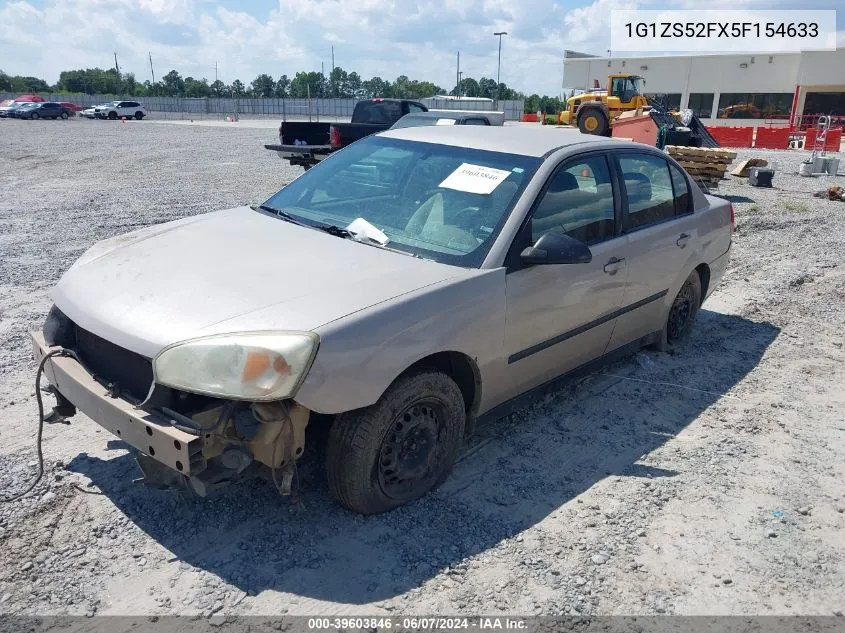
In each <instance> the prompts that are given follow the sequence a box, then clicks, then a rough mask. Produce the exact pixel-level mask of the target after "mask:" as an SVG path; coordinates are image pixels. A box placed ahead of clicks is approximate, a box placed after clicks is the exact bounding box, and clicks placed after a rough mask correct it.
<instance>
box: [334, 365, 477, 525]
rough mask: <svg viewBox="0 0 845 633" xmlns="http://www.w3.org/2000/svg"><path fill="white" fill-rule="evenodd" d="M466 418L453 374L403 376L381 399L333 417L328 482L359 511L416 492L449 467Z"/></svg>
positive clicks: (388, 505) (389, 505)
mask: <svg viewBox="0 0 845 633" xmlns="http://www.w3.org/2000/svg"><path fill="white" fill-rule="evenodd" d="M465 425H466V410H465V405H464V399H463V396H462V395H461V391H460V389H459V388H458V386H457V385H456V384H455V381H453V380H452V379H451V378H450V377H449V376H447V375H445V374H443V373H441V372H438V371H434V370H422V371H419V372H416V373H413V374H408V375H406V376H402V377H400V378H399V379H398V380H396V382H394V383H393V385H391V386H390V388H389V389H388V390H387V391H386V392H385V393H384V394H383V395H382V397H381V398H380V399H379V401H378V402H376V404H374V405H372V406H370V407H367V408H365V409H359V410H357V411H353V412H351V413H344V414H342V415H340V416H338V417H337V419H336V420H335V422H334V424H333V425H332V428H331V430H330V431H329V438H328V446H327V450H326V475H327V478H328V483H329V488H330V489H331V491H332V493H333V494H334V496H335V497H337V499H338V500H339V501H340V502H341V503H342V504H343V505H344V506H346V507H347V508H349V509H350V510H354V511H355V512H360V513H361V514H378V513H380V512H386V511H387V510H391V509H393V508H395V507H397V506H400V505H403V504H405V503H407V502H409V501H413V500H414V499H418V498H420V497H422V496H423V495H425V494H426V493H427V492H429V491H430V490H432V489H433V488H434V487H435V486H437V485H438V484H439V483H441V482H442V481H443V480H444V479H445V478H446V476H447V475H448V474H449V471H450V470H451V468H452V464H453V463H454V461H455V458H456V457H457V455H458V450H459V448H460V445H461V440H462V438H463V434H464V427H465Z"/></svg>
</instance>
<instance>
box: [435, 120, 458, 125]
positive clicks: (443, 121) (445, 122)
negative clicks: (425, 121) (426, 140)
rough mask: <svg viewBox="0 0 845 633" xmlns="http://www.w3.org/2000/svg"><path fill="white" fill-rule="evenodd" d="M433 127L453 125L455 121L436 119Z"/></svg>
mask: <svg viewBox="0 0 845 633" xmlns="http://www.w3.org/2000/svg"><path fill="white" fill-rule="evenodd" d="M435 125H455V119H437V123H436V124H435Z"/></svg>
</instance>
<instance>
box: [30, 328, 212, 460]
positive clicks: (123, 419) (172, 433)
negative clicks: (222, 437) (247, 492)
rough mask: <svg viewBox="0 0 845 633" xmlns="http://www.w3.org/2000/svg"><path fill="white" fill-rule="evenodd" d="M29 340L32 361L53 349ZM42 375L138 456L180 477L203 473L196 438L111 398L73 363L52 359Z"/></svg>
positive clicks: (36, 336) (39, 337)
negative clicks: (152, 461) (146, 458)
mask: <svg viewBox="0 0 845 633" xmlns="http://www.w3.org/2000/svg"><path fill="white" fill-rule="evenodd" d="M30 336H31V338H32V347H33V353H34V355H35V360H36V362H39V363H40V362H41V360H42V359H43V358H44V355H45V354H47V353H48V352H49V351H51V350H52V349H55V348H51V347H50V346H48V345H47V343H46V342H45V340H44V336H43V334H41V333H40V332H32V333H31V335H30ZM44 374H45V375H46V376H47V379H48V380H49V381H50V384H52V385H53V387H55V388H56V390H57V391H58V392H59V393H61V395H62V396H63V397H64V398H66V399H67V400H68V401H70V402H71V403H72V404H73V405H74V406H76V408H77V409H79V410H80V411H82V413H84V414H85V415H87V416H88V417H89V418H91V419H92V420H94V422H96V423H97V424H99V425H100V426H102V427H103V428H104V429H106V430H108V431H110V432H111V433H113V434H114V435H115V436H117V437H119V438H120V439H122V440H123V441H125V442H126V443H127V444H129V445H130V446H132V447H133V448H135V449H137V450H139V451H140V452H141V453H144V454H146V455H149V456H150V457H152V458H154V459H155V460H156V461H157V462H159V463H161V464H164V465H165V466H167V467H168V468H171V469H172V470H173V471H175V473H178V474H181V475H185V476H191V475H196V474H198V473H199V472H201V471H202V470H203V469H204V467H205V460H204V458H203V455H202V439H201V438H200V437H199V436H197V435H192V434H190V433H186V432H184V431H181V430H179V429H177V428H174V427H173V426H171V423H170V420H169V419H168V418H167V417H166V416H164V415H162V414H158V413H149V412H147V411H144V410H143V409H140V408H138V407H136V406H135V405H133V404H131V403H130V402H127V401H126V400H123V399H121V398H119V397H118V398H114V397H111V396H110V395H109V393H108V391H107V390H106V388H105V387H104V386H103V385H101V384H100V383H98V382H97V381H96V380H94V378H92V377H91V375H90V374H89V373H88V372H87V371H86V370H85V368H84V367H83V366H82V365H81V364H80V363H79V362H78V361H76V360H75V359H73V358H67V357H61V356H54V357H53V358H50V359H48V360H47V362H46V364H45V365H44Z"/></svg>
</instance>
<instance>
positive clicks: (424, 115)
mask: <svg viewBox="0 0 845 633" xmlns="http://www.w3.org/2000/svg"><path fill="white" fill-rule="evenodd" d="M481 117H484V118H487V115H486V114H485V113H484V112H444V111H443V110H438V111H436V112H431V111H428V112H411V113H410V114H406V115H405V116H403V117H402V118H403V119H414V118H417V119H478V118H481Z"/></svg>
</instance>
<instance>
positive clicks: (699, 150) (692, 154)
mask: <svg viewBox="0 0 845 633" xmlns="http://www.w3.org/2000/svg"><path fill="white" fill-rule="evenodd" d="M664 149H665V150H666V151H667V152H668V153H669V155H670V156H683V157H684V159H685V160H687V159H688V158H687V157H689V159H690V160H695V159H700V158H705V159H712V162H723V161H725V160H727V161H732V160H734V159H735V158H736V152H731V151H730V150H726V149H721V148H718V147H712V148H711V147H684V146H682V145H667V146H666V147H665V148H664Z"/></svg>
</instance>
